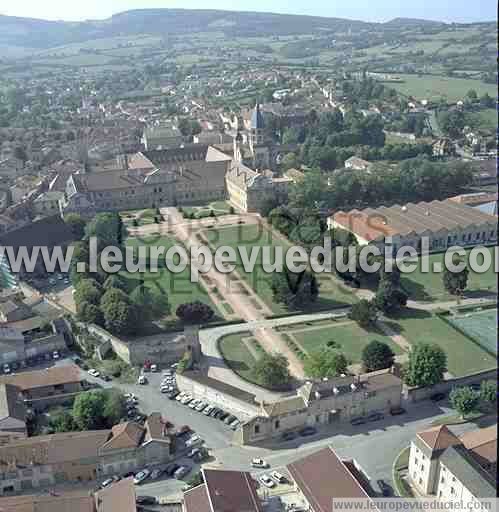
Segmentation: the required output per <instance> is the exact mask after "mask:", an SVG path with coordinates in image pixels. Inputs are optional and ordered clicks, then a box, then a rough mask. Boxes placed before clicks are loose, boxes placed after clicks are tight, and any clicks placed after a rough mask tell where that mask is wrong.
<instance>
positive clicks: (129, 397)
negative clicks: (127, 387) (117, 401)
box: [123, 393, 137, 400]
mask: <svg viewBox="0 0 499 512" xmlns="http://www.w3.org/2000/svg"><path fill="white" fill-rule="evenodd" d="M123 396H124V397H125V398H128V399H129V400H137V397H136V396H135V395H134V394H133V393H126V394H125V395H123Z"/></svg>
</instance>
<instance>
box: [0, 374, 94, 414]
mask: <svg viewBox="0 0 499 512" xmlns="http://www.w3.org/2000/svg"><path fill="white" fill-rule="evenodd" d="M0 385H10V386H15V388H16V389H17V390H18V391H19V393H20V396H21V398H22V400H23V402H24V404H25V406H26V407H28V408H32V409H35V410H44V409H45V408H47V407H49V406H53V405H57V404H61V403H67V402H68V401H69V402H70V401H72V400H73V399H74V397H75V396H76V395H77V394H79V393H81V392H83V391H86V390H87V389H88V385H87V383H86V382H85V380H84V378H83V377H82V373H81V370H80V368H78V366H76V365H74V364H71V365H64V366H53V367H50V368H46V369H43V370H34V371H31V372H20V373H16V374H13V375H3V376H1V377H0Z"/></svg>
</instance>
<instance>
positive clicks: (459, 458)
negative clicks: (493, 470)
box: [440, 445, 496, 498]
mask: <svg viewBox="0 0 499 512" xmlns="http://www.w3.org/2000/svg"><path fill="white" fill-rule="evenodd" d="M440 462H441V463H442V464H443V465H444V466H445V467H446V468H447V469H448V470H449V471H450V472H451V473H453V474H454V476H455V477H456V478H457V479H458V480H459V481H460V482H461V483H462V484H463V485H464V486H466V487H467V488H468V490H469V491H470V492H471V493H472V494H473V496H475V498H494V497H495V496H496V489H495V486H494V485H493V481H492V479H491V478H490V476H489V475H488V474H487V473H486V472H485V471H484V470H483V469H482V468H481V467H480V466H479V465H478V464H477V463H476V462H475V461H474V460H473V458H472V457H471V456H470V455H469V454H468V451H467V450H466V448H465V447H464V446H459V445H458V446H449V447H448V448H447V449H446V450H445V451H444V453H443V454H442V456H441V457H440Z"/></svg>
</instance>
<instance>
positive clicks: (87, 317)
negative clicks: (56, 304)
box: [76, 302, 104, 325]
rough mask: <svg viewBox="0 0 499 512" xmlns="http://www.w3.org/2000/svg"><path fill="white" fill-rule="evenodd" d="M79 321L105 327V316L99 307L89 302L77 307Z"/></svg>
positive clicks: (81, 303)
mask: <svg viewBox="0 0 499 512" xmlns="http://www.w3.org/2000/svg"><path fill="white" fill-rule="evenodd" d="M76 310H77V313H78V319H79V320H81V321H82V322H85V323H87V324H96V325H104V316H103V314H102V311H101V309H100V307H99V306H96V305H95V304H90V303H89V302H80V303H79V304H78V305H77V308H76Z"/></svg>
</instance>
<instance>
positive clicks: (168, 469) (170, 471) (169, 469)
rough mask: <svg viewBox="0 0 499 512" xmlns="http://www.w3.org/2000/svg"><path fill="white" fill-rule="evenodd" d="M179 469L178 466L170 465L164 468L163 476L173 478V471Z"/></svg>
mask: <svg viewBox="0 0 499 512" xmlns="http://www.w3.org/2000/svg"><path fill="white" fill-rule="evenodd" d="M179 467H180V464H170V465H168V466H166V469H165V474H166V475H167V476H173V474H174V473H175V471H177V469H178V468H179Z"/></svg>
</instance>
